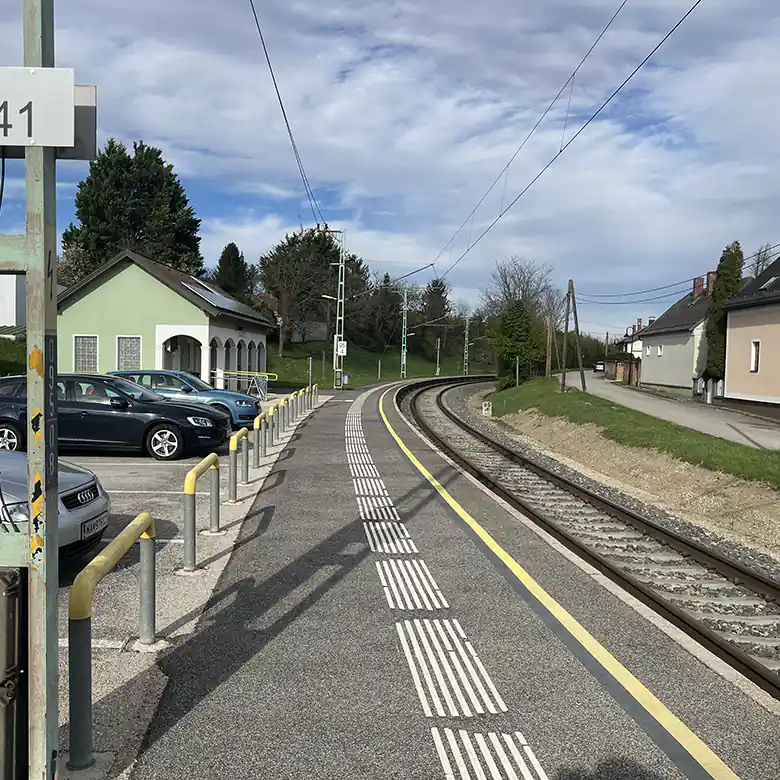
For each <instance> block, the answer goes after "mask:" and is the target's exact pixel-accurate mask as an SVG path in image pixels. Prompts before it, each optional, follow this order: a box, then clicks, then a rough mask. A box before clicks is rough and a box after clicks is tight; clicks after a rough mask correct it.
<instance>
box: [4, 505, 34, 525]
mask: <svg viewBox="0 0 780 780" xmlns="http://www.w3.org/2000/svg"><path fill="white" fill-rule="evenodd" d="M0 519H2V521H3V522H4V523H10V524H11V525H24V524H25V523H27V521H28V520H29V519H30V505H29V504H28V503H27V502H26V501H20V502H19V503H17V504H6V505H5V506H3V507H1V508H0Z"/></svg>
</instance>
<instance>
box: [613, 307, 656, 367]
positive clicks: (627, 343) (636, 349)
mask: <svg viewBox="0 0 780 780" xmlns="http://www.w3.org/2000/svg"><path fill="white" fill-rule="evenodd" d="M652 323H653V318H652V317H651V318H650V324H652ZM631 328H633V329H634V332H633V334H630V333H629V331H630V330H631ZM643 330H644V328H643V327H642V320H641V319H638V320H637V321H636V325H629V326H628V328H626V335H625V336H623V337H622V338H620V339H617V340H616V341H615V346H616V347H618V349H620V351H621V352H626V353H627V354H630V355H631V357H633V358H634V359H635V360H639V359H640V358H641V357H642V331H643Z"/></svg>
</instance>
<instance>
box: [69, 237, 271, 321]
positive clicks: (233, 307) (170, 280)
mask: <svg viewBox="0 0 780 780" xmlns="http://www.w3.org/2000/svg"><path fill="white" fill-rule="evenodd" d="M122 262H129V263H133V264H134V265H137V266H138V267H139V268H142V269H143V270H144V271H146V272H147V273H148V274H149V275H150V276H153V277H154V278H155V279H157V280H158V281H159V282H162V283H163V284H164V285H165V286H166V287H168V288H169V289H171V290H173V292H175V293H177V294H178V295H181V297H182V298H184V299H186V300H187V301H189V302H190V303H191V304H193V306H197V307H198V308H199V309H201V310H202V311H205V312H206V314H209V315H210V316H212V317H216V316H217V315H219V314H227V315H228V316H231V317H237V318H238V319H241V320H250V321H251V322H255V323H257V324H259V325H263V326H264V327H266V328H275V327H276V323H275V322H274V321H273V320H272V319H271V318H270V317H269V316H268V315H267V314H264V313H262V312H259V311H256V310H255V309H253V308H252V307H251V306H247V305H246V304H245V303H241V301H238V300H236V299H235V298H233V297H232V296H230V295H228V294H227V293H226V292H225V291H224V290H221V289H220V288H219V287H217V286H216V285H215V284H212V283H211V282H207V281H204V280H203V279H197V278H196V277H194V276H190V275H189V274H185V273H182V272H181V271H177V270H176V269H175V268H171V267H170V266H167V265H163V264H162V263H156V262H155V261H154V260H150V259H149V258H148V257H144V256H143V255H139V254H138V253H137V252H132V251H130V250H129V249H126V250H124V251H122V252H120V253H119V254H118V255H117V256H116V257H114V258H112V259H111V260H109V261H108V262H107V263H104V264H103V265H101V266H100V268H98V269H97V270H95V271H93V272H92V273H91V274H89V275H88V276H85V277H84V278H83V279H82V280H81V281H79V282H77V283H76V284H74V285H72V286H71V287H69V288H68V289H67V290H66V291H65V292H64V293H62V294H61V295H59V296H58V298H57V303H58V304H61V303H64V302H65V301H67V300H68V299H69V298H70V297H71V296H72V295H74V294H75V293H76V292H78V291H79V290H81V289H83V288H85V287H86V286H87V285H89V284H90V283H91V282H92V281H94V280H95V279H97V278H98V277H99V276H101V275H102V274H104V273H105V272H106V271H108V270H109V269H111V268H113V267H114V266H116V265H118V264H119V263H122Z"/></svg>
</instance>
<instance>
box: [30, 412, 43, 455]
mask: <svg viewBox="0 0 780 780" xmlns="http://www.w3.org/2000/svg"><path fill="white" fill-rule="evenodd" d="M41 416H42V415H41V409H40V407H36V409H35V410H34V411H33V414H32V417H31V418H30V424H31V425H32V429H33V446H37V444H38V439H40V438H41V436H43V431H42V430H41Z"/></svg>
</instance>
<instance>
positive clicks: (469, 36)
mask: <svg viewBox="0 0 780 780" xmlns="http://www.w3.org/2000/svg"><path fill="white" fill-rule="evenodd" d="M6 5H8V4H6ZM11 5H12V6H13V4H11ZM17 5H18V4H17ZM616 6H617V0H548V2H545V3H535V4H527V3H526V4H522V5H518V3H517V2H516V0H485V2H482V3H478V4H474V3H469V2H466V0H447V2H445V0H427V2H425V3H412V2H411V0H363V2H361V3H355V2H354V0H331V2H328V3H325V4H323V3H318V2H315V0H269V1H268V2H266V3H262V4H260V5H259V6H258V12H259V14H260V19H261V23H262V25H263V29H264V33H265V35H266V40H267V43H268V46H269V51H270V55H271V58H272V61H273V63H274V67H275V71H276V75H277V78H278V82H279V86H280V89H281V92H282V95H283V98H284V101H285V105H286V108H287V112H288V116H289V118H290V121H291V123H292V127H293V131H294V133H295V137H296V140H297V142H298V146H299V149H300V152H301V154H302V157H303V160H304V164H305V166H306V171H307V174H308V177H309V180H310V181H311V183H312V185H313V186H314V188H315V190H316V191H317V192H318V199H319V200H320V205H321V207H322V209H323V211H324V212H325V214H326V217H327V218H328V221H329V222H330V223H331V224H333V225H339V226H343V227H345V228H346V231H347V241H348V244H349V247H350V248H351V249H352V250H353V251H357V252H359V253H361V254H362V255H363V256H364V257H365V258H366V259H367V260H368V261H369V262H370V263H371V265H372V267H373V268H375V269H376V270H380V271H382V270H385V269H387V270H388V271H389V272H390V273H391V274H395V272H396V271H400V272H404V271H405V270H412V269H413V268H416V267H420V266H422V265H425V264H426V263H428V262H430V261H432V260H433V258H434V257H436V256H437V255H438V254H439V252H440V250H441V249H442V247H444V246H445V244H446V242H447V241H448V239H449V238H450V237H451V236H452V234H453V233H454V232H455V231H456V230H457V228H458V227H459V226H460V225H461V223H462V222H463V220H464V219H465V218H466V217H467V216H468V214H469V212H470V211H471V209H472V208H473V207H474V205H475V204H476V203H477V201H478V200H479V198H480V197H481V196H482V194H483V193H484V192H485V190H486V189H487V187H488V186H489V185H490V184H491V182H492V181H493V180H494V178H495V177H496V175H497V174H498V173H499V171H500V170H501V169H502V167H503V166H504V165H505V163H506V162H507V160H508V159H509V157H510V156H511V155H512V154H513V153H514V151H515V150H516V148H517V146H518V145H519V143H520V142H521V141H522V139H523V138H524V137H525V136H526V134H527V133H528V131H529V130H530V128H531V127H532V126H533V124H534V123H535V122H536V120H537V119H538V117H539V116H540V114H541V112H542V111H543V110H544V109H545V108H546V106H547V104H548V103H549V101H550V100H551V98H552V97H553V96H554V95H555V94H556V92H557V91H558V90H559V88H560V87H561V86H562V85H563V83H564V82H565V81H566V79H567V77H568V75H569V73H570V72H571V70H572V69H573V68H574V67H575V66H576V64H577V62H578V61H579V59H580V58H581V56H582V55H583V54H584V52H585V51H587V49H588V47H589V46H590V44H591V43H592V41H593V40H594V39H595V37H596V35H597V34H598V32H599V31H600V30H601V28H602V27H603V25H604V24H605V23H606V21H607V20H608V19H609V17H610V16H611V15H612V14H613V13H614V10H615V8H616ZM688 6H689V3H688V2H686V0H633V1H632V2H631V3H629V4H628V5H627V6H626V7H625V9H624V10H623V11H622V12H621V14H620V15H619V16H618V18H617V20H616V22H615V24H614V25H613V27H612V28H611V29H610V31H609V32H608V33H607V34H606V35H605V36H604V38H603V40H602V41H601V43H600V44H599V46H598V47H597V48H596V50H595V51H594V53H593V55H592V56H591V57H590V58H589V59H588V61H587V62H586V63H585V65H584V67H583V68H582V69H581V70H580V71H579V72H578V74H577V77H576V79H575V80H574V84H573V88H572V89H571V90H566V91H565V92H564V94H563V95H562V96H561V98H560V99H559V100H558V102H557V103H556V104H555V106H554V107H553V109H552V110H551V111H550V112H549V114H548V115H547V117H546V118H545V121H544V122H543V123H542V124H541V126H540V127H539V129H538V131H537V132H536V133H535V135H534V136H533V138H532V139H531V141H530V142H529V143H528V144H527V145H526V147H525V148H524V149H523V151H522V152H521V153H520V154H519V155H518V157H517V159H516V161H515V163H514V164H513V165H512V167H511V169H510V170H509V172H508V174H507V175H506V177H504V178H502V179H501V180H500V181H499V183H498V184H497V185H496V187H495V189H494V191H493V192H492V193H491V194H490V196H488V198H487V199H486V200H485V202H484V203H483V204H482V206H481V207H480V208H479V210H478V211H477V213H476V215H475V216H474V219H473V220H470V221H468V222H467V223H466V225H465V227H464V228H463V230H462V232H461V233H460V234H459V235H458V237H457V238H456V239H455V241H454V242H453V243H452V245H451V249H450V248H449V247H448V248H447V249H446V251H445V252H444V253H443V254H442V256H441V258H440V260H439V263H438V264H437V270H439V271H440V272H441V271H442V270H444V269H446V268H447V267H448V266H449V265H450V264H451V263H452V262H454V261H455V260H457V259H458V258H459V257H460V255H461V254H462V253H463V252H464V250H465V249H466V246H467V244H468V243H469V238H470V239H471V240H472V241H473V240H474V239H476V238H477V237H478V236H480V234H481V233H482V232H483V230H485V228H487V227H488V225H489V224H490V223H491V222H492V221H493V219H494V218H495V217H496V215H497V214H498V212H499V210H500V209H501V208H502V207H505V206H506V205H507V204H508V203H509V202H511V200H512V199H513V198H514V197H515V196H516V195H517V194H518V192H520V191H521V190H522V189H523V188H524V187H525V186H526V185H527V184H528V182H529V181H530V180H531V179H532V178H533V177H534V176H535V175H536V174H537V173H538V171H539V170H540V169H541V168H542V166H544V165H545V164H546V163H547V162H548V161H549V160H551V159H552V158H553V157H554V156H555V154H556V153H557V152H558V150H559V149H560V147H561V144H562V142H563V143H565V142H566V141H567V140H568V139H570V138H571V137H572V135H573V134H574V133H575V132H577V129H578V128H579V127H580V126H581V124H582V123H583V122H584V121H586V119H587V118H588V116H589V115H590V114H591V113H592V111H593V110H594V109H595V108H596V107H597V106H598V104H599V103H600V102H601V101H603V100H604V99H605V98H606V97H608V96H609V94H610V93H611V92H612V90H613V89H614V88H615V87H616V86H617V85H618V84H620V82H621V81H622V80H623V79H624V78H625V77H626V76H627V75H628V74H629V73H630V72H631V70H632V69H633V68H634V67H635V66H636V65H637V64H638V63H639V62H640V61H641V59H642V58H643V57H644V56H645V54H646V53H647V52H649V51H650V49H651V48H652V47H653V46H654V45H655V44H656V43H657V42H658V41H659V40H660V38H661V37H662V36H663V35H664V34H665V33H666V32H667V31H668V30H669V29H670V28H671V26H672V25H673V24H674V23H675V22H676V21H677V19H678V18H679V17H680V16H681V15H682V14H683V13H684V12H685V10H687V7H688ZM20 27H21V13H20V9H18V8H17V7H16V6H13V8H11V9H3V10H0V35H2V40H4V41H11V42H12V43H13V42H14V41H16V48H14V46H13V45H11V46H10V48H4V49H3V52H2V53H0V64H10V65H14V64H19V63H20V61H21V59H20V58H21V46H20V45H19V38H20V32H19V31H20ZM779 33H780V7H779V8H775V7H774V5H773V4H771V3H765V2H764V3H762V2H758V0H752V1H751V0H747V1H746V2H743V3H739V4H736V3H733V2H732V0H708V2H706V3H703V4H702V5H701V7H700V8H699V9H697V11H695V12H694V13H693V14H692V15H691V17H690V19H689V20H688V21H687V22H686V23H685V24H684V25H683V26H682V27H681V28H680V29H679V31H678V32H677V33H676V34H675V35H674V36H673V37H672V38H671V39H670V40H669V42H668V43H667V44H666V45H665V46H664V47H663V48H662V49H661V51H660V52H659V53H658V55H657V56H656V57H655V58H654V59H653V60H652V61H651V64H650V65H648V66H647V67H646V68H645V69H643V70H642V71H641V72H640V74H639V75H638V76H637V78H636V79H635V80H634V81H632V83H631V85H630V86H629V87H628V88H627V89H626V90H625V91H624V92H623V93H621V95H619V96H618V97H617V98H616V99H615V101H614V102H613V103H612V104H611V105H610V106H609V107H608V108H607V109H606V110H605V111H604V112H603V113H602V114H601V115H600V116H599V117H598V118H597V119H596V120H595V121H594V122H593V123H592V124H591V125H590V126H589V127H588V128H587V129H586V130H585V131H584V132H583V133H582V134H581V135H580V136H579V137H578V138H577V140H576V141H575V142H574V143H572V145H571V146H570V147H569V148H568V150H567V151H566V152H565V153H564V154H562V155H561V156H560V157H559V158H558V159H557V161H556V162H555V163H554V164H553V165H552V166H551V167H550V168H549V170H548V171H547V172H546V173H545V174H544V175H543V176H542V177H541V178H540V179H539V180H538V182H537V183H536V184H535V185H534V186H533V187H532V188H531V189H530V190H528V192H527V193H526V194H525V195H523V196H522V197H521V198H520V200H519V201H518V202H517V204H516V206H515V207H514V208H513V210H511V211H510V212H509V213H508V214H507V215H506V217H505V218H504V219H503V220H502V221H501V222H499V223H498V224H497V225H496V227H495V228H493V229H492V230H491V231H490V232H488V233H487V234H486V235H485V237H484V238H483V239H482V240H481V241H480V243H479V244H478V245H477V246H476V247H475V248H474V249H473V250H472V251H471V252H470V253H469V254H468V255H466V256H465V257H464V258H463V259H462V261H461V262H460V263H459V264H458V265H457V266H456V268H455V269H454V270H453V271H452V275H451V278H450V281H451V282H452V284H453V285H454V286H455V287H456V288H457V290H458V296H459V297H461V298H464V299H467V300H469V301H471V302H472V303H475V302H476V301H477V299H478V290H479V288H480V287H481V286H483V285H484V284H485V283H486V281H487V278H488V277H489V272H490V266H491V264H492V263H493V261H494V258H497V257H503V256H506V255H509V254H519V255H523V256H526V257H532V258H535V259H537V260H538V261H539V262H540V263H545V264H547V263H549V264H551V265H552V266H553V267H554V269H555V274H556V277H557V279H558V280H559V283H560V284H561V286H562V287H563V286H565V284H566V281H567V280H568V278H573V279H574V280H575V282H576V284H577V287H578V289H579V290H582V291H583V293H590V294H594V293H614V292H620V291H623V290H626V291H630V290H638V289H645V288H650V287H656V286H659V285H661V284H665V283H670V282H674V281H678V280H681V279H685V278H686V277H691V276H693V275H694V274H696V273H701V272H703V271H706V270H707V269H708V268H711V267H714V265H715V263H716V262H717V259H718V256H719V254H720V251H721V249H722V247H723V246H724V245H725V244H726V243H728V242H729V241H731V240H733V239H735V238H736V239H740V240H741V241H742V243H743V246H744V247H745V249H746V251H752V250H754V249H755V248H757V247H758V245H759V244H761V243H763V242H764V241H766V240H770V241H777V240H780V236H778V235H777V233H776V229H777V228H776V218H775V211H776V206H775V204H776V203H777V201H778V196H780V184H779V183H778V182H780V176H778V173H780V163H779V162H778V160H780V154H778V152H780V138H779V137H778V136H777V133H776V132H775V127H774V126H775V122H774V121H773V120H774V116H773V113H772V109H771V105H772V104H771V99H770V100H767V96H771V94H773V93H772V90H773V88H774V86H775V85H776V83H777V81H778V77H780V51H779V50H778V48H777V45H776V41H777V39H778V34H779ZM57 35H58V38H57V51H58V57H59V64H61V65H68V66H73V67H75V68H76V71H77V81H79V82H80V83H95V84H97V85H98V87H99V101H100V108H99V117H100V133H101V140H105V138H106V137H108V136H109V135H114V136H117V137H120V138H122V139H124V140H127V141H128V142H130V141H132V140H134V139H137V138H143V139H144V140H146V141H147V142H149V143H154V144H156V145H159V146H161V147H162V148H163V150H164V152H165V155H166V157H167V158H168V159H169V160H170V161H171V162H173V163H175V165H176V168H177V170H178V172H179V173H180V175H181V176H182V178H183V180H184V183H185V185H186V186H187V188H188V191H189V192H190V194H191V196H192V198H193V202H194V204H195V206H196V208H197V210H198V213H199V215H200V216H201V217H202V218H203V247H204V252H205V254H206V256H207V257H208V258H209V259H210V260H211V261H213V260H214V259H215V258H216V256H217V255H218V253H219V250H220V249H221V246H222V245H223V244H224V243H227V242H228V241H231V240H233V241H236V242H237V243H239V245H240V246H242V248H243V249H244V251H245V253H246V254H247V256H248V257H252V258H254V257H256V256H258V255H259V254H260V253H261V252H262V251H264V250H265V249H267V248H268V247H269V246H270V245H271V244H272V243H273V242H275V241H276V240H278V239H279V238H281V236H282V235H283V233H284V231H285V230H291V229H295V227H296V226H297V225H298V220H299V216H300V218H301V219H303V220H307V219H311V215H310V213H309V212H308V205H307V203H306V200H305V198H304V197H303V192H302V188H301V184H300V180H299V178H298V171H297V169H296V166H295V162H294V159H293V156H292V152H291V150H290V146H289V139H288V138H287V132H286V129H285V126H284V124H283V122H282V120H281V116H280V112H279V107H278V105H277V102H276V96H275V94H274V91H273V86H272V84H271V81H270V78H269V75H268V72H267V69H266V66H265V61H264V59H263V53H262V50H261V48H260V45H259V40H258V36H257V32H256V30H255V29H254V26H253V20H252V17H251V13H250V10H249V7H248V4H246V3H244V2H234V3H223V4H220V6H219V9H218V10H217V9H216V7H215V5H214V4H213V2H210V1H208V2H207V0H189V1H188V2H185V0H168V1H167V2H165V3H160V2H159V0H155V1H154V2H152V0H136V3H135V4H134V8H133V13H132V14H128V13H125V12H124V11H123V10H121V9H119V8H118V7H115V6H114V5H112V4H110V3H104V2H102V1H101V0H72V2H68V3H64V2H60V3H59V4H58V7H57ZM567 107H568V108H569V110H568V112H567ZM567 113H568V116H567ZM83 173H84V166H72V165H71V166H65V165H63V166H61V174H60V175H61V180H62V181H63V182H70V183H71V184H72V183H73V182H74V181H75V180H77V179H78V178H79V177H80V176H82V175H83ZM14 175H15V176H18V175H19V173H18V172H15V173H14ZM20 194H21V193H20V192H19V190H18V188H17V187H16V186H15V185H14V186H12V187H11V188H9V191H8V192H7V197H8V199H9V201H13V200H14V199H18V198H19V197H20ZM65 195H66V192H61V194H60V197H63V196H65ZM9 213H11V214H13V211H9ZM9 218H10V217H9ZM1 219H3V218H2V217H0V220H1ZM421 278H422V279H423V281H424V280H427V279H428V278H429V272H427V271H426V272H425V273H424V274H422V275H421ZM666 303H667V302H666V301H659V302H649V303H645V304H641V305H637V306H636V307H634V306H609V307H607V306H597V305H593V304H585V303H583V307H582V308H583V312H582V319H583V322H584V325H585V327H586V328H588V329H592V330H594V331H596V332H601V331H605V330H611V329H613V328H612V327H609V328H607V327H603V325H604V324H607V325H611V326H614V325H616V324H618V325H619V324H620V322H623V321H625V322H626V324H627V323H628V322H631V321H633V320H635V319H636V318H637V317H643V318H645V319H646V318H647V317H648V316H650V315H653V314H658V313H660V311H661V310H662V308H663V307H664V305H665V304H666ZM615 320H617V322H615Z"/></svg>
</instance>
